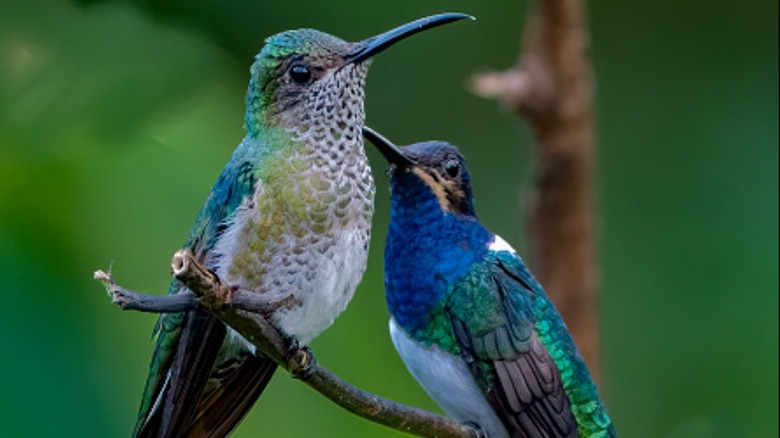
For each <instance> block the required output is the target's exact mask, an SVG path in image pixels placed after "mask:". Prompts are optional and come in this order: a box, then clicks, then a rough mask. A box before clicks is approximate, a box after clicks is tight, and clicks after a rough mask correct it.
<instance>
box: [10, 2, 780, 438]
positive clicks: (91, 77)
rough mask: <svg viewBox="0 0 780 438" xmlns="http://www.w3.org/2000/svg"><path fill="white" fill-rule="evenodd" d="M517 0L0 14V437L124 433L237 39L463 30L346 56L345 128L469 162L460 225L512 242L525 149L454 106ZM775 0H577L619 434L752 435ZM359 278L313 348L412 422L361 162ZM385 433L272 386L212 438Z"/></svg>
mask: <svg viewBox="0 0 780 438" xmlns="http://www.w3.org/2000/svg"><path fill="white" fill-rule="evenodd" d="M526 6H527V4H526V3H525V2H508V1H505V2H487V1H484V2H472V1H465V0H458V1H450V2H418V1H403V2H383V3H377V2H360V1H355V0H335V1H329V2H313V1H312V2H283V1H279V0H275V1H264V2H259V1H254V2H250V1H245V0H228V1H223V2H217V1H206V0H202V1H194V2H193V1H189V2H185V1H165V2H163V1H152V0H148V1H94V0H93V1H82V2H78V3H73V2H67V1H64V0H33V1H28V2H19V1H13V0H0V278H1V279H2V282H1V283H0V284H2V286H0V288H2V289H1V290H2V292H1V293H2V297H3V306H2V308H0V345H3V347H4V353H3V357H2V361H0V364H1V365H0V388H2V391H1V392H0V436H8V437H11V436H28V437H44V436H80V437H89V436H99V437H107V436H117V437H119V436H127V435H128V433H129V431H130V430H131V427H132V424H133V422H134V418H135V412H136V409H137V406H138V403H139V400H140V395H141V388H142V384H143V381H144V379H145V376H146V371H147V365H148V360H149V357H150V353H151V350H152V344H151V343H150V342H149V337H148V336H149V333H150V332H151V329H152V326H153V324H154V320H155V317H154V316H153V315H144V314H137V313H122V312H121V311H120V310H119V309H118V308H116V307H115V306H113V305H112V304H110V302H109V300H108V299H107V298H106V297H105V295H103V292H102V290H101V288H100V286H99V285H98V284H97V283H95V282H94V281H93V280H92V279H91V274H92V272H93V271H94V270H95V269H97V268H106V267H107V266H108V265H109V263H111V262H112V260H113V261H114V262H115V263H114V269H115V274H116V276H117V279H118V280H119V281H120V282H121V283H123V284H124V285H126V286H128V287H132V288H134V289H137V290H141V291H146V292H154V293H162V292H163V291H165V290H166V286H167V282H168V272H167V266H168V262H169V259H170V256H171V254H172V253H173V252H174V251H175V250H176V249H177V248H178V247H179V245H181V243H182V242H183V241H184V238H185V237H186V235H187V233H188V230H189V227H190V226H191V224H192V221H193V220H194V217H195V214H196V212H197V210H198V208H199V207H200V203H201V202H202V201H203V199H205V196H206V194H207V193H208V190H209V188H210V186H211V184H212V183H213V181H214V179H215V178H216V175H217V174H218V173H219V171H220V170H221V167H222V165H223V164H222V163H224V162H226V161H227V158H228V156H229V154H230V152H231V151H232V149H233V147H235V145H236V144H238V142H239V140H240V139H241V137H242V136H243V130H242V120H243V119H242V115H243V95H244V90H245V87H246V81H247V76H248V74H247V69H248V66H249V64H250V63H251V61H252V58H253V56H254V54H255V52H256V51H257V50H259V48H260V47H261V45H262V41H263V39H264V38H265V37H266V36H268V35H270V34H272V33H275V32H278V31H281V30H284V29H288V28H296V27H315V28H319V29H322V30H325V31H329V32H331V33H334V34H336V35H339V36H341V37H343V38H346V39H350V40H358V39H362V38H364V37H366V36H369V35H372V34H375V33H378V32H380V31H384V30H386V29H388V28H390V27H392V26H394V25H397V24H400V23H402V22H405V21H408V20H411V19H413V18H417V17H419V16H423V15H428V14H431V13H435V12H441V11H445V10H453V11H454V10H458V11H463V12H469V13H472V14H474V15H476V16H477V17H478V18H479V19H478V21H476V22H473V23H461V24H458V25H455V26H451V27H448V28H446V29H442V30H437V31H435V32H430V33H427V34H425V35H423V36H420V37H416V38H414V39H413V40H410V41H408V42H404V43H403V44H401V45H399V46H398V47H396V48H393V49H392V50H390V51H388V52H387V53H386V54H383V55H382V56H381V57H380V58H379V59H378V60H377V61H376V62H375V64H374V66H373V67H372V71H371V74H370V76H369V81H368V90H367V96H368V98H367V112H368V121H369V123H370V124H371V125H372V126H374V127H376V128H377V129H379V130H380V131H382V132H384V133H385V134H386V135H388V136H389V137H390V138H392V139H394V140H395V141H397V142H399V143H407V142H413V141H418V140H423V139H430V138H442V139H447V140H450V141H452V142H454V143H455V144H458V145H460V146H461V149H462V150H463V151H464V152H465V154H466V155H467V157H468V158H469V160H470V167H471V170H472V174H473V178H474V181H475V184H476V194H477V208H478V209H479V211H480V214H481V218H482V220H483V221H484V222H485V223H486V224H489V226H490V227H491V228H492V229H493V230H494V231H496V232H498V233H500V234H502V235H503V236H504V237H505V238H507V240H509V241H510V242H511V243H513V244H514V245H515V246H516V247H518V248H519V249H520V250H521V252H523V253H524V251H523V250H522V248H523V237H522V226H521V223H522V219H521V218H522V214H521V203H520V202H518V199H519V198H521V197H522V195H523V193H524V192H525V190H527V187H528V186H529V184H530V182H531V180H532V176H533V175H532V158H533V155H532V149H531V147H530V145H531V141H530V134H529V132H528V130H527V128H526V126H524V124H522V123H521V122H520V121H518V120H517V119H515V118H514V117H513V116H512V115H511V114H509V113H508V112H507V111H504V110H502V109H500V108H498V107H497V106H496V105H495V104H494V103H493V102H489V101H484V100H480V99H478V98H476V97H473V96H472V95H470V94H469V93H468V92H467V91H466V89H465V88H466V87H465V85H466V83H467V80H468V77H469V75H470V74H471V73H473V72H477V71H481V70H486V69H494V68H503V67H506V66H508V65H509V64H510V63H511V62H513V60H514V59H515V58H516V56H517V47H518V41H519V35H520V32H521V28H520V26H521V25H522V23H523V15H524V11H525V9H526ZM777 9H778V5H777V2H776V1H767V0H751V1H749V2H747V3H740V4H736V3H733V2H728V1H725V0H718V1H711V2H705V1H703V0H698V1H692V2H676V1H671V0H664V1H660V2H649V3H648V2H645V3H641V2H618V1H602V2H591V3H590V5H589V13H590V19H591V28H592V53H593V57H594V61H595V64H596V71H597V77H598V100H597V110H598V115H599V140H600V141H599V192H598V198H599V207H600V255H601V263H602V284H603V287H602V309H603V310H602V312H603V314H602V319H603V324H602V329H603V354H604V370H603V375H604V377H603V382H602V384H601V389H602V394H603V396H604V397H605V399H606V402H607V405H608V407H609V409H610V412H611V414H612V416H613V417H614V420H615V423H616V425H617V428H618V431H619V432H621V435H622V436H626V437H657V436H671V437H721V436H723V437H725V436H750V437H764V436H777V434H778V422H777V412H778V310H777V309H778V268H777V266H778V122H777V119H778V88H777V80H778V71H777V68H778V67H777V66H778V55H777V49H778V47H777V46H778V44H777V43H778V32H777V30H778V22H777V15H778V14H777V12H778V11H777ZM369 155H370V156H369V157H370V159H371V160H372V163H373V164H375V170H376V172H375V173H376V175H377V180H378V183H379V186H380V187H379V191H378V195H377V201H378V210H377V215H376V219H375V229H376V232H375V233H374V240H373V243H372V249H371V255H370V257H371V259H370V266H369V269H368V273H367V275H366V277H365V279H364V281H363V284H362V285H361V287H360V289H359V290H358V293H357V296H356V298H355V300H354V301H353V303H352V304H351V305H350V308H349V309H348V311H347V312H346V313H345V314H344V315H342V316H341V317H340V318H339V319H338V320H337V322H336V324H335V325H334V326H333V327H332V328H331V329H330V330H329V331H328V332H326V333H325V334H324V335H323V336H321V337H320V338H319V339H317V340H316V341H315V342H314V344H313V347H314V349H315V352H316V353H317V355H318V358H319V359H320V361H321V362H322V363H323V364H325V365H326V366H328V367H330V368H331V369H332V370H334V371H335V372H337V373H339V374H340V375H341V376H343V377H345V378H346V379H348V380H349V381H351V382H353V383H355V384H357V385H359V386H361V387H363V388H366V389H368V390H371V391H374V392H377V393H379V394H382V395H385V396H387V397H391V398H394V399H397V400H399V401H403V402H406V403H410V404H414V405H417V406H421V407H425V408H429V409H436V408H435V406H434V404H433V403H432V402H431V401H430V400H428V399H427V397H426V396H425V394H424V393H423V392H422V391H421V390H420V389H419V388H418V387H417V385H416V384H415V383H414V382H413V381H412V379H411V378H410V377H409V376H408V375H407V372H406V370H405V369H404V366H403V364H402V363H401V361H400V360H399V359H398V358H397V356H396V354H395V352H394V351H393V349H392V346H391V344H390V342H389V339H388V336H387V334H386V331H387V326H386V320H387V311H386V310H385V307H384V297H383V291H382V279H381V276H382V266H381V263H382V251H383V246H384V243H383V240H384V231H385V229H386V226H387V215H388V206H387V199H386V198H387V196H386V193H387V190H386V184H385V182H384V178H382V176H383V173H382V169H383V166H384V165H383V163H382V160H381V159H380V157H379V156H378V155H377V154H375V153H374V152H373V151H369ZM258 434H263V435H264V436H280V437H281V436H307V435H311V436H323V437H325V436H332V437H344V436H372V437H382V436H400V434H398V433H396V432H393V431H389V430H387V429H384V428H382V427H380V426H376V425H373V424H370V423H367V422H365V421H362V420H360V419H357V418H355V417H353V416H350V415H349V414H347V413H345V412H343V411H341V410H340V409H338V408H336V407H335V406H334V405H332V404H331V403H329V402H328V401H326V400H325V399H324V398H323V397H321V396H320V395H318V394H316V393H314V392H313V391H311V390H309V389H308V388H307V387H305V386H304V385H301V384H299V383H298V382H295V381H293V380H292V379H290V378H289V377H287V376H285V375H284V374H282V373H280V374H279V375H278V376H277V377H276V378H275V379H274V381H273V382H272V384H271V385H270V387H269V389H268V390H267V392H266V394H265V396H264V397H263V398H262V399H261V400H260V402H259V403H258V404H257V406H256V407H255V409H254V410H253V411H252V413H251V414H250V415H249V417H248V418H247V420H246V421H245V422H244V423H243V424H242V426H241V427H240V428H239V430H238V432H237V433H236V434H235V436H237V437H249V436H257V435H258Z"/></svg>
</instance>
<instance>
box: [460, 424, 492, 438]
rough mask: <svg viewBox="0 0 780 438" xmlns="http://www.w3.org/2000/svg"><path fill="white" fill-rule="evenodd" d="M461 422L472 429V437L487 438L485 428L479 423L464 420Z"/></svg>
mask: <svg viewBox="0 0 780 438" xmlns="http://www.w3.org/2000/svg"><path fill="white" fill-rule="evenodd" d="M463 424H464V425H465V426H468V427H470V428H471V429H472V430H473V431H474V438H488V434H487V432H485V429H483V428H482V426H480V425H479V424H477V423H475V422H473V421H465V422H463Z"/></svg>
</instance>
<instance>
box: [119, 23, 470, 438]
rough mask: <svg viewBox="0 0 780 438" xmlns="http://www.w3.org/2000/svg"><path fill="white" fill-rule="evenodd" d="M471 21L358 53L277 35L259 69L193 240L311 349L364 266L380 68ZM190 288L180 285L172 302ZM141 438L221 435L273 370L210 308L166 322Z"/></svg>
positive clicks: (303, 35)
mask: <svg viewBox="0 0 780 438" xmlns="http://www.w3.org/2000/svg"><path fill="white" fill-rule="evenodd" d="M466 17H468V16H467V15H463V14H457V13H447V14H439V15H434V16H431V17H427V18H422V19H419V20H416V21H413V22H411V23H408V24H405V25H402V26H399V27H397V28H395V29H393V30H390V31H388V32H385V33H383V34H380V35H378V36H375V37H372V38H368V39H366V40H364V41H361V42H357V43H349V42H346V41H343V40H341V39H339V38H337V37H334V36H332V35H329V34H326V33H323V32H320V31H317V30H312V29H301V30H292V31H287V32H282V33H279V34H277V35H274V36H272V37H270V38H268V39H267V40H266V41H265V46H264V47H263V49H262V50H261V51H260V53H259V54H258V55H257V57H256V59H255V62H254V64H253V65H252V67H251V79H250V81H249V88H248V92H247V97H246V116H245V123H246V130H247V135H246V137H244V139H243V140H242V142H241V144H239V145H238V148H237V149H236V150H235V152H234V153H233V155H232V157H231V158H230V161H229V162H228V164H227V166H225V168H224V170H223V171H222V174H221V175H220V176H219V179H218V180H217V182H216V184H215V185H214V187H213V188H212V190H211V193H210V194H209V196H208V198H207V199H206V202H205V204H204V205H203V207H202V209H201V211H200V213H199V215H198V217H197V220H196V222H195V226H194V227H193V229H192V231H191V233H190V236H189V238H188V240H187V242H186V244H185V247H186V248H188V249H190V250H191V251H192V253H193V254H194V255H195V256H196V257H197V258H198V260H200V261H201V262H202V263H204V264H205V266H207V267H208V268H210V269H212V270H214V271H215V272H217V274H218V275H219V276H220V277H221V278H222V279H223V280H224V281H225V282H226V283H227V284H229V285H231V286H234V287H238V288H240V289H242V290H247V291H252V292H254V293H258V294H263V296H264V297H265V298H267V299H268V301H269V302H285V303H288V304H287V305H284V306H281V307H279V308H278V309H276V310H274V311H273V313H272V314H271V315H270V317H269V319H270V321H271V322H272V323H273V324H274V325H275V326H276V327H277V328H278V329H279V330H280V331H281V332H282V333H283V334H284V335H286V336H289V337H292V338H295V339H297V340H298V342H300V343H301V344H303V345H306V344H308V343H309V342H310V341H311V340H312V339H314V338H315V337H316V336H317V335H319V334H320V333H321V332H322V331H323V330H325V329H326V328H327V327H328V326H330V324H331V323H332V322H333V320H334V319H335V318H336V316H337V315H338V314H339V313H340V312H341V311H343V310H344V309H345V307H346V306H347V303H348V302H349V300H350V298H351V297H352V295H353V293H354V291H355V288H356V287H357V285H358V283H359V282H360V279H361V277H362V275H363V272H364V270H365V267H366V258H367V255H368V245H369V235H370V231H371V217H372V214H373V210H374V207H373V201H374V191H375V189H374V182H373V179H372V177H371V171H370V168H369V166H368V162H367V160H366V156H365V152H364V150H363V137H362V135H361V130H362V128H363V124H364V119H365V115H364V109H363V100H364V92H363V87H364V83H365V78H366V73H367V71H368V66H369V64H370V60H371V58H372V57H373V56H374V55H376V54H377V53H379V52H381V51H382V50H384V49H386V48H387V47H390V46H391V45H393V44H395V43H396V42H398V41H400V40H402V39H404V38H406V37H408V36H410V35H413V34H415V33H418V32H421V31H423V30H426V29H431V28H433V27H436V26H440V25H443V24H446V23H450V22H454V21H457V20H461V19H463V18H466ZM183 289H184V287H183V286H182V285H181V284H180V283H179V282H177V281H176V280H174V281H173V282H172V283H171V285H170V289H169V293H172V294H175V293H179V292H181V291H182V290H183ZM155 333H156V335H157V342H156V348H155V351H154V355H153V356H152V361H151V366H150V372H149V377H148V380H147V383H146V388H145V391H144V395H143V399H142V402H141V408H140V411H139V415H138V422H137V424H136V427H135V431H134V434H135V436H139V437H152V436H153V437H183V436H188V437H194V436H198V437H201V436H208V437H217V436H225V435H227V434H229V433H230V432H231V431H232V430H233V428H235V427H236V425H237V424H238V423H239V422H240V421H241V419H242V418H243V417H244V415H245V414H246V413H247V411H248V410H249V409H250V408H251V406H252V405H253V403H254V402H255V400H256V399H257V398H258V396H259V395H260V393H261V392H262V391H263V389H264V388H265V386H266V384H267V383H268V381H269V380H270V378H271V376H272V375H273V372H274V370H275V369H276V365H275V363H274V362H272V361H270V360H269V359H267V358H265V357H264V356H263V355H262V354H261V353H260V352H258V351H255V349H254V347H253V346H252V345H251V344H250V343H248V342H247V341H246V340H244V339H243V338H242V337H241V336H240V335H238V334H237V333H236V332H234V331H233V330H232V329H230V328H228V327H226V326H225V325H224V324H223V323H222V322H220V321H219V320H218V319H216V318H215V317H214V316H213V315H211V314H210V313H209V312H208V311H206V310H205V309H200V310H194V311H189V312H185V313H176V314H167V315H164V316H162V317H161V318H160V319H159V321H158V324H157V327H156V329H155Z"/></svg>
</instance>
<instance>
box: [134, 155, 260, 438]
mask: <svg viewBox="0 0 780 438" xmlns="http://www.w3.org/2000/svg"><path fill="white" fill-rule="evenodd" d="M253 148H254V149H253ZM257 149H258V146H257V145H249V144H248V143H247V142H246V141H245V142H244V143H242V144H241V145H240V146H239V148H238V149H237V150H236V152H234V154H233V157H232V158H231V160H230V162H229V163H228V165H227V166H226V167H225V169H224V170H223V171H222V173H221V174H220V176H219V179H218V180H217V182H216V184H215V185H214V187H213V188H212V190H211V193H210V194H209V197H208V199H207V200H206V202H205V204H204V206H203V208H202V209H201V211H200V213H199V214H198V218H197V220H196V222H195V226H194V227H193V229H192V231H191V233H190V237H189V239H188V240H187V243H186V244H185V247H186V248H189V249H190V250H191V251H192V252H193V254H194V255H195V257H196V258H197V259H198V260H200V261H201V262H203V263H204V264H205V265H206V266H208V267H210V268H212V269H213V268H215V266H216V263H217V262H218V260H216V259H217V257H215V254H214V253H213V248H214V245H215V243H216V241H217V239H218V238H219V237H220V236H221V234H222V233H223V231H224V230H225V229H226V226H227V224H228V223H229V221H230V217H231V216H232V215H233V213H234V212H235V211H236V209H237V208H239V206H240V205H241V204H242V202H244V200H245V199H246V197H247V196H251V194H252V193H253V190H254V186H255V183H256V177H255V171H254V164H253V163H255V162H257V161H258V156H251V153H250V151H252V150H255V151H257ZM260 153H262V151H261V152H260ZM256 155H257V152H256ZM181 289H182V286H181V285H180V284H179V283H178V282H177V281H176V280H174V281H173V282H172V283H171V287H170V288H169V293H178V292H179V291H180V290H181ZM155 332H156V334H157V343H156V346H155V352H154V354H153V356H152V363H151V366H150V372H149V377H148V379H147V384H146V388H145V390H144V396H143V398H142V402H141V408H140V410H139V414H138V422H137V424H136V428H135V431H134V435H135V436H139V437H176V436H218V435H212V434H205V435H203V434H199V433H195V432H193V431H202V430H206V429H201V428H202V427H203V428H207V430H213V431H230V430H232V429H233V428H234V427H235V425H236V424H237V423H238V422H239V421H240V420H241V418H243V416H244V414H245V413H246V411H247V410H248V409H249V407H251V405H252V404H253V403H254V401H255V400H256V399H257V397H258V396H259V394H260V393H261V392H262V390H263V389H264V388H265V386H266V384H267V383H268V380H269V379H270V378H271V376H272V375H273V369H274V368H275V366H273V367H271V366H270V365H269V364H268V362H267V361H266V360H265V359H260V358H251V359H248V360H244V361H243V363H242V364H241V366H239V367H237V368H235V369H234V370H232V371H230V372H229V373H228V374H227V375H224V376H221V379H212V377H213V375H214V374H213V373H215V372H218V370H217V368H218V367H215V364H216V362H217V360H218V357H219V356H220V351H221V350H222V349H223V347H224V343H225V342H226V333H227V330H226V327H225V325H224V324H223V323H222V322H221V321H219V320H218V319H217V318H216V317H214V316H213V315H211V314H210V313H209V312H208V311H206V310H205V309H198V310H193V311H189V312H186V313H181V314H170V315H163V316H161V318H160V320H159V321H158V324H157V326H156V327H155ZM210 379H211V380H212V381H223V380H224V381H225V382H226V383H227V384H226V386H225V387H224V388H219V387H218V388H216V389H214V390H212V391H211V392H210V394H208V396H206V395H205V393H206V386H207V384H208V383H209V381H210ZM237 389H238V391H235V390H237ZM223 408H224V409H231V411H230V412H221V411H219V410H220V409H223ZM206 410H208V412H206ZM193 433H194V435H193Z"/></svg>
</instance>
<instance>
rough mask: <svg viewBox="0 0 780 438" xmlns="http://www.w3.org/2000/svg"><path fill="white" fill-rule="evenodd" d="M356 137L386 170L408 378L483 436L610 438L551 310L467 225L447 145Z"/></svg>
mask: <svg viewBox="0 0 780 438" xmlns="http://www.w3.org/2000/svg"><path fill="white" fill-rule="evenodd" d="M364 134H365V136H366V138H367V139H368V140H369V141H370V142H371V143H373V144H374V145H375V146H376V147H377V148H378V149H379V151H380V152H381V153H382V154H383V155H384V157H385V158H386V159H387V160H388V162H389V163H390V164H389V169H388V175H389V179H390V198H391V212H390V225H389V230H388V234H387V243H386V247H385V290H386V299H387V306H388V309H389V311H390V321H389V326H390V336H391V339H392V342H393V345H394V346H395V348H396V350H397V351H398V353H399V355H400V356H401V358H402V359H403V362H404V363H405V364H406V367H407V368H408V370H409V372H410V373H411V374H412V376H414V378H415V379H416V380H417V382H419V383H420V385H421V386H422V387H423V388H424V389H425V391H426V392H427V393H428V395H429V396H430V397H431V398H432V399H433V400H434V401H436V402H437V403H438V405H439V406H440V407H441V409H442V410H443V411H444V412H445V413H446V414H447V415H448V416H450V417H451V418H453V419H455V420H457V421H462V422H469V423H476V424H478V425H479V426H480V428H481V429H482V430H483V431H484V432H486V434H487V435H488V436H489V437H491V438H498V437H534V438H536V437H576V436H581V437H614V436H616V435H615V431H614V428H613V426H612V422H611V420H610V418H609V416H608V415H607V412H606V410H605V407H604V404H603V403H602V402H601V399H600V398H599V394H598V392H597V390H596V386H595V384H594V383H593V381H592V379H591V377H590V374H589V372H588V369H587V367H586V366H585V362H584V361H583V359H582V356H581V355H580V353H579V351H578V350H577V347H576V345H575V344H574V341H573V340H572V338H571V336H570V335H569V332H568V330H567V329H566V325H565V324H564V322H563V320H562V319H561V316H560V315H559V314H558V312H557V310H556V309H555V306H554V305H553V303H552V302H551V301H550V300H549V299H548V298H547V296H546V295H545V293H544V290H543V289H542V286H541V285H540V284H539V283H538V282H537V281H536V279H534V277H533V275H532V274H531V272H530V271H529V270H528V268H527V267H526V266H525V264H524V263H523V260H522V259H521V258H520V256H519V255H518V254H517V252H516V251H515V250H514V249H513V248H512V247H511V246H510V245H509V244H508V243H507V242H506V241H504V240H503V239H502V238H501V237H500V236H498V235H496V234H493V233H492V232H490V231H489V230H488V229H487V228H485V227H484V226H483V225H482V224H481V223H480V221H479V219H478V218H477V215H476V211H475V210H474V195H473V191H472V186H471V180H470V177H469V173H468V170H467V169H466V162H465V160H464V158H463V156H462V155H461V154H460V152H459V151H458V149H457V147H455V146H453V145H451V144H449V143H446V142H442V141H429V142H423V143H416V144H412V145H409V146H405V147H397V146H395V145H394V144H392V143H391V142H389V141H388V140H387V139H385V138H384V137H382V136H381V135H380V134H378V133H376V132H375V131H372V130H370V129H369V128H364Z"/></svg>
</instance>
